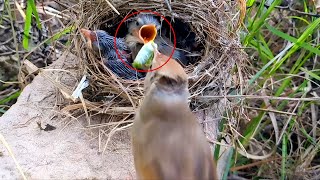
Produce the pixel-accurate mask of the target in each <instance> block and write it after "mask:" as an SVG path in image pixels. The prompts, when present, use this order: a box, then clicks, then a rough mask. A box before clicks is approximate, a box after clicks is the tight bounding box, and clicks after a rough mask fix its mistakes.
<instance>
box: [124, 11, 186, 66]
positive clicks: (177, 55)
mask: <svg viewBox="0 0 320 180" xmlns="http://www.w3.org/2000/svg"><path fill="white" fill-rule="evenodd" d="M147 24H154V25H155V26H156V28H157V30H158V35H157V37H156V39H155V40H154V42H155V43H156V44H157V45H158V51H159V52H160V53H162V54H164V55H167V56H170V54H171V53H172V50H173V43H172V42H171V41H170V39H168V38H166V37H165V36H162V35H161V34H159V30H160V28H161V25H160V23H159V21H158V20H157V19H156V18H155V17H154V16H152V15H149V14H139V15H137V16H136V18H135V20H134V21H133V22H131V23H130V24H129V34H128V35H127V38H126V41H127V43H128V47H129V48H130V50H131V51H132V58H133V59H134V58H135V57H136V55H137V53H138V52H139V50H140V49H141V47H142V42H139V40H138V37H137V38H132V37H130V36H134V33H133V32H134V31H138V30H139V29H140V28H141V27H142V26H143V25H147ZM129 37H130V38H129ZM172 59H175V60H177V61H178V62H179V63H180V64H182V65H184V66H186V65H188V60H187V58H186V56H185V53H184V52H183V51H181V50H177V49H175V51H174V53H173V55H172Z"/></svg>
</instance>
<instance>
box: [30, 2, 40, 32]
mask: <svg viewBox="0 0 320 180" xmlns="http://www.w3.org/2000/svg"><path fill="white" fill-rule="evenodd" d="M28 6H31V8H32V13H33V15H34V16H35V18H36V22H37V27H38V28H39V29H41V22H40V18H39V14H38V11H37V7H36V4H35V2H34V0H28Z"/></svg>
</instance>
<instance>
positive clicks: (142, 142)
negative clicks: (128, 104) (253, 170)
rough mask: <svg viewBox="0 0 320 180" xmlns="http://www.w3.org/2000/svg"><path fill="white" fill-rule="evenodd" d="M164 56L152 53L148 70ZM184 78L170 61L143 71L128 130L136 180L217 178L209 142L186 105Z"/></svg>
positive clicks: (165, 58)
mask: <svg viewBox="0 0 320 180" xmlns="http://www.w3.org/2000/svg"><path fill="white" fill-rule="evenodd" d="M156 51H157V50H156ZM168 58H169V57H168V56H166V55H164V54H160V53H159V52H156V53H155V56H154V59H153V62H152V68H157V67H159V66H161V65H162V64H164V63H165V62H166V61H167V59H168ZM187 78H188V76H187V74H186V73H185V71H184V69H183V68H182V66H181V65H180V64H179V63H177V61H174V60H173V59H170V60H169V61H168V63H167V64H166V65H164V66H163V67H162V68H160V69H158V70H156V71H152V72H148V73H147V76H146V78H145V84H144V85H145V87H144V88H145V97H144V99H143V101H142V103H141V106H140V107H139V109H138V111H137V112H136V116H135V119H134V123H133V126H132V131H131V138H132V139H131V140H132V149H133V156H134V164H135V169H136V173H137V178H138V179H143V180H144V179H145V180H149V179H153V180H155V179H159V180H160V179H161V180H176V179H190V180H200V179H201V180H209V179H210V180H213V179H214V180H217V179H218V178H217V172H216V165H215V162H214V159H213V156H212V153H211V151H210V148H209V143H208V142H207V140H206V137H205V135H204V133H203V131H202V129H201V127H200V125H199V123H198V122H197V120H196V118H195V116H194V114H193V113H192V112H191V110H190V108H189V105H188V97H189V91H188V81H187Z"/></svg>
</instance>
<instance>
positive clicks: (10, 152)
mask: <svg viewBox="0 0 320 180" xmlns="http://www.w3.org/2000/svg"><path fill="white" fill-rule="evenodd" d="M0 142H2V143H3V144H4V146H5V147H6V148H7V150H8V152H9V154H10V156H11V157H12V159H13V161H14V163H15V164H16V166H17V168H18V170H19V172H20V174H21V176H22V178H23V179H25V180H26V179H27V178H26V176H25V175H24V172H23V170H22V168H21V166H20V165H19V163H18V161H17V159H16V158H15V156H14V155H13V152H12V150H11V148H10V146H9V144H8V143H7V141H6V140H5V138H4V137H3V136H2V134H0Z"/></svg>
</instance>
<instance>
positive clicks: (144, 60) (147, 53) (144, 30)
mask: <svg viewBox="0 0 320 180" xmlns="http://www.w3.org/2000/svg"><path fill="white" fill-rule="evenodd" d="M138 36H139V38H140V40H141V41H142V42H143V43H144V45H143V46H142V48H141V49H140V51H139V52H138V54H137V56H136V57H135V59H134V61H133V63H132V65H133V67H135V68H137V69H144V70H146V69H149V68H150V66H151V64H152V60H153V58H154V53H156V52H157V48H158V46H157V44H156V43H154V39H155V38H156V36H157V29H156V26H155V25H143V26H142V27H141V28H140V30H139V34H138Z"/></svg>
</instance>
